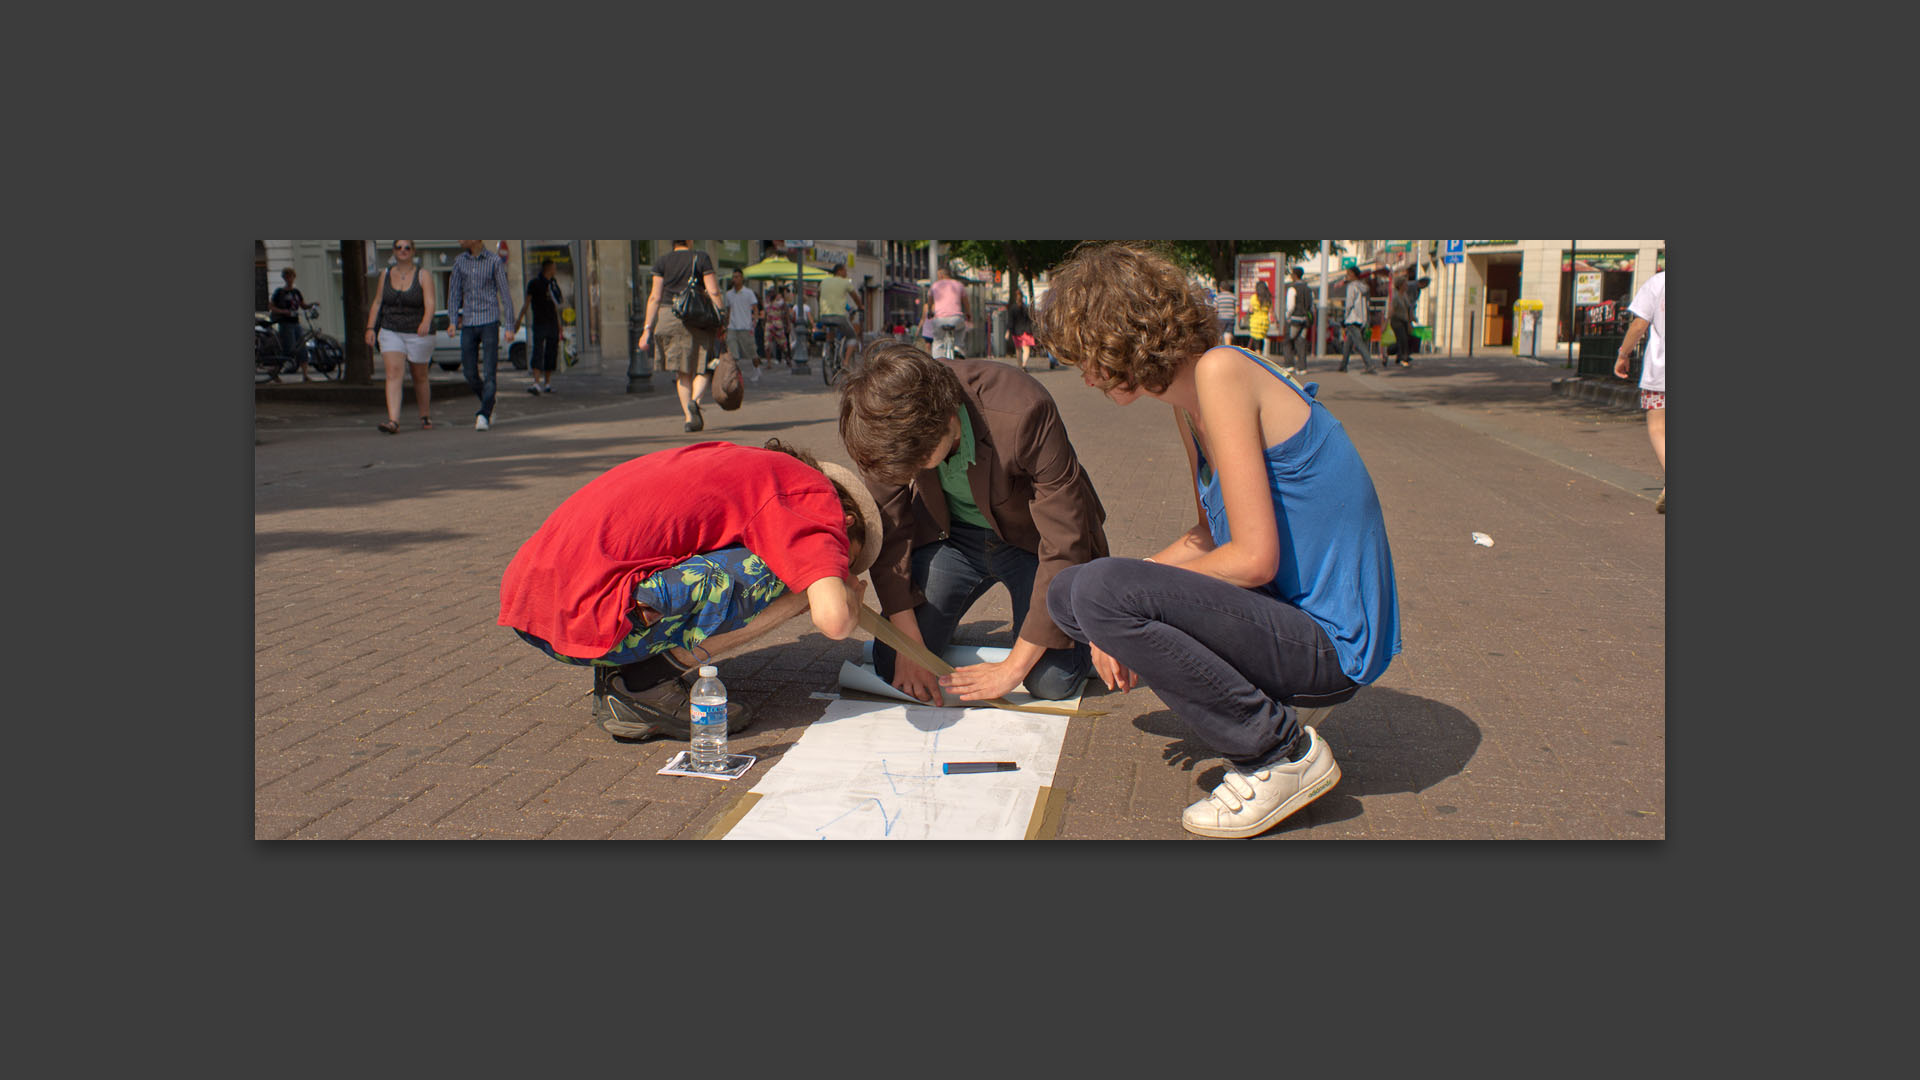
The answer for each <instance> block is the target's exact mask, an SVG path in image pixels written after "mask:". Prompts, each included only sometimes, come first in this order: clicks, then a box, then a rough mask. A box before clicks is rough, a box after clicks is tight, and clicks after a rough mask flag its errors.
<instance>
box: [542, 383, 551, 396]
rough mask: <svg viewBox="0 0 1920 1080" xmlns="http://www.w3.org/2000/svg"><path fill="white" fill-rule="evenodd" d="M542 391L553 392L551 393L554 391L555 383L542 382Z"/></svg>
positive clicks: (545, 392)
mask: <svg viewBox="0 0 1920 1080" xmlns="http://www.w3.org/2000/svg"><path fill="white" fill-rule="evenodd" d="M540 392H541V393H543V394H551V393H553V384H552V383H550V382H543V383H541V384H540Z"/></svg>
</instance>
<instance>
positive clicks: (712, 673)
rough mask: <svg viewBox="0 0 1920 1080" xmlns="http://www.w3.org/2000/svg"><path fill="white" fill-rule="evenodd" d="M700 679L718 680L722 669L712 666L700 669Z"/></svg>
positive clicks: (708, 665)
mask: <svg viewBox="0 0 1920 1080" xmlns="http://www.w3.org/2000/svg"><path fill="white" fill-rule="evenodd" d="M700 677H701V678H703V679H717V678H719V677H720V669H719V668H717V667H714V666H713V665H712V664H707V665H705V666H703V667H702V668H701V669H700Z"/></svg>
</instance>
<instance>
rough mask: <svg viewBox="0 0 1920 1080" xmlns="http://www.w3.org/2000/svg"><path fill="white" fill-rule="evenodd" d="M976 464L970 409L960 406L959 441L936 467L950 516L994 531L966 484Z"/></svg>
mask: <svg viewBox="0 0 1920 1080" xmlns="http://www.w3.org/2000/svg"><path fill="white" fill-rule="evenodd" d="M972 465H973V421H972V419H971V418H969V417H968V416H967V407H966V406H965V405H962V406H960V442H959V443H958V444H956V445H955V446H954V448H953V453H951V454H948V455H947V460H945V461H943V462H941V463H940V464H939V465H938V466H936V467H935V471H936V472H938V473H939V474H940V490H941V491H944V492H946V495H947V515H948V516H949V517H951V518H952V519H954V520H955V521H964V522H966V523H967V524H969V525H977V526H979V527H980V528H982V529H991V528H993V526H992V525H990V524H988V523H987V518H986V515H984V514H982V513H981V512H980V507H978V506H976V505H975V504H974V501H973V488H971V487H969V486H968V485H967V469H968V468H970V467H972Z"/></svg>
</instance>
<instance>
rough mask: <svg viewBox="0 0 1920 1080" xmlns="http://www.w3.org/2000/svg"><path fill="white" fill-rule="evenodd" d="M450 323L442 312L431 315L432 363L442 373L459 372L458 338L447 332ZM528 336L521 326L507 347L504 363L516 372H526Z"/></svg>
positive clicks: (524, 327)
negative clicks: (510, 365) (437, 366)
mask: <svg viewBox="0 0 1920 1080" xmlns="http://www.w3.org/2000/svg"><path fill="white" fill-rule="evenodd" d="M452 321H453V320H451V319H449V318H448V317H447V313H446V312H445V311H444V310H442V311H436V312H434V313H433V362H434V363H436V364H439V365H440V370H442V371H459V370H460V338H459V337H458V336H456V335H454V334H451V333H448V332H447V326H448V324H450V323H451V322H452ZM529 336H530V335H529V334H528V333H527V328H526V326H524V325H523V326H521V327H520V329H519V330H518V331H517V332H515V333H514V335H513V344H511V345H509V346H507V355H506V361H507V363H509V364H512V365H513V367H514V370H516V371H525V370H527V349H528V348H530V346H529V344H528V338H529Z"/></svg>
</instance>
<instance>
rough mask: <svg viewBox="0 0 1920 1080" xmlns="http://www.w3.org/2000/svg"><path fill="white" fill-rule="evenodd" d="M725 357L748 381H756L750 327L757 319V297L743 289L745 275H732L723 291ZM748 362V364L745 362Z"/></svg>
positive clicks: (757, 359)
mask: <svg viewBox="0 0 1920 1080" xmlns="http://www.w3.org/2000/svg"><path fill="white" fill-rule="evenodd" d="M726 300H727V306H726V312H727V355H729V356H731V357H733V362H734V363H735V364H738V365H739V366H740V371H741V373H742V374H744V375H745V376H746V377H747V381H748V382H752V383H757V382H759V381H760V350H759V349H758V348H757V347H756V346H755V343H754V340H753V326H754V323H755V322H756V321H757V320H758V319H759V317H760V298H759V297H757V296H755V295H753V290H752V289H749V288H747V275H746V274H744V273H741V272H740V271H738V270H735V271H734V272H733V281H732V283H731V287H730V288H729V289H727V292H726ZM749 361H751V362H749Z"/></svg>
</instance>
